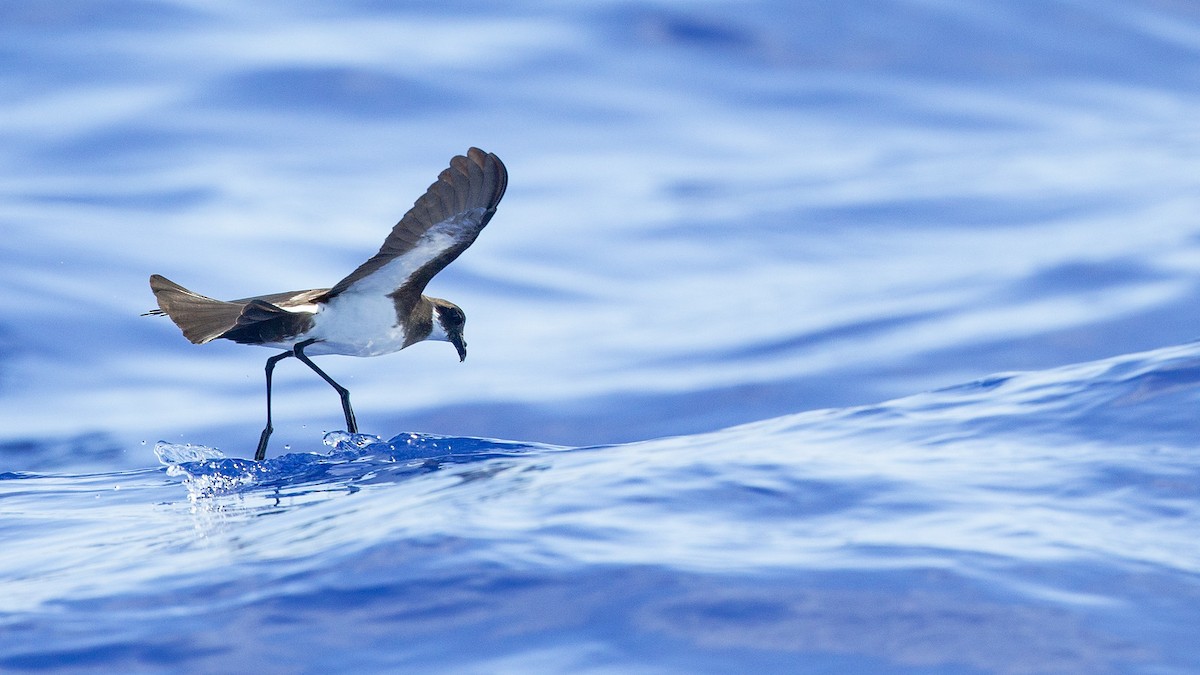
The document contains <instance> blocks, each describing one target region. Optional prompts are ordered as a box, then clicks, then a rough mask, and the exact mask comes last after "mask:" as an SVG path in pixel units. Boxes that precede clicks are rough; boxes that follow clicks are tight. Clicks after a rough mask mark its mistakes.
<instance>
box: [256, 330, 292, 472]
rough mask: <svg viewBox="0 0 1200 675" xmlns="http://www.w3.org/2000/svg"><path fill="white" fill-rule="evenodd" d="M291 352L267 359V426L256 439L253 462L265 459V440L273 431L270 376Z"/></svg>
mask: <svg viewBox="0 0 1200 675" xmlns="http://www.w3.org/2000/svg"><path fill="white" fill-rule="evenodd" d="M291 355H292V353H291V352H284V353H282V354H276V355H275V356H272V357H271V358H269V359H267V426H266V427H264V428H263V431H262V435H261V436H259V437H258V449H257V450H255V451H254V460H255V461H256V462H261V461H263V460H264V459H266V457H267V440H268V439H269V438H271V432H272V431H274V430H275V428H274V427H272V426H271V374H272V373H274V372H275V364H276V363H279V362H280V361H282V360H284V359H286V358H287V357H289V356H291Z"/></svg>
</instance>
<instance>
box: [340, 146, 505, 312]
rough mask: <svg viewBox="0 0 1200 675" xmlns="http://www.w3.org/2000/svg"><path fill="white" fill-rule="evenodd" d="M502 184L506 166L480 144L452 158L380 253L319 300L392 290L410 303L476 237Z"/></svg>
mask: <svg viewBox="0 0 1200 675" xmlns="http://www.w3.org/2000/svg"><path fill="white" fill-rule="evenodd" d="M507 184H508V171H507V170H506V169H505V168H504V163H503V162H501V161H500V158H499V157H496V156H495V155H493V154H491V153H488V152H484V151H482V150H480V149H479V148H471V149H470V150H468V151H467V155H466V156H465V157H464V156H462V155H459V156H457V157H454V158H453V159H451V160H450V167H449V168H447V169H446V170H445V171H443V172H442V173H441V175H439V176H438V179H437V182H435V183H434V184H433V185H430V186H429V189H428V190H426V192H425V194H424V195H422V196H421V198H420V199H418V200H417V201H416V203H415V204H413V207H412V208H411V209H409V211H408V213H406V214H404V217H403V218H401V219H400V222H399V223H396V226H395V227H393V228H392V233H391V234H389V235H388V237H387V239H386V240H384V242H383V246H382V247H380V249H379V252H378V253H376V254H375V255H374V256H373V257H372V258H371V259H370V260H368V261H366V262H365V263H363V264H362V265H359V266H358V269H356V270H354V271H353V272H351V273H350V275H349V276H347V277H346V278H345V279H342V280H341V281H339V282H337V283H336V284H334V286H333V288H331V289H329V292H328V293H326V294H325V295H324V297H322V298H321V299H320V301H321V302H326V301H329V300H330V299H332V298H335V297H337V296H338V295H341V294H343V293H359V292H363V293H380V294H384V295H391V296H392V297H393V298H395V300H396V302H397V304H398V305H408V304H410V303H415V302H416V301H417V299H418V298H419V297H420V295H421V293H422V292H423V291H424V290H425V285H426V284H428V283H429V280H430V279H432V278H433V276H434V275H435V274H437V273H438V272H440V271H442V269H443V268H444V267H445V266H446V265H449V264H450V263H451V262H452V261H453V260H454V259H455V258H457V257H458V256H459V255H461V254H462V252H463V251H465V250H466V249H467V247H468V246H470V245H471V244H472V242H474V241H475V238H476V237H478V236H479V232H480V231H481V230H483V227H484V226H485V225H487V223H488V221H489V220H491V218H492V215H493V214H495V213H496V205H497V204H499V203H500V198H501V197H503V196H504V188H505V187H506V186H507Z"/></svg>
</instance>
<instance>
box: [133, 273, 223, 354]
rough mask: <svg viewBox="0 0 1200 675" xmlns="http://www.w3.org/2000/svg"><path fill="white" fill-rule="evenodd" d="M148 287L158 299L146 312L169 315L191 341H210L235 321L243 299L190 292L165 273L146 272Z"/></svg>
mask: <svg viewBox="0 0 1200 675" xmlns="http://www.w3.org/2000/svg"><path fill="white" fill-rule="evenodd" d="M150 290H152V291H154V297H155V299H157V300H158V309H155V310H151V311H149V312H146V314H149V315H162V314H165V315H167V316H169V317H171V320H172V321H174V322H175V325H176V326H179V329H180V330H181V331H183V336H184V337H186V338H187V339H188V340H191V341H192V342H193V343H195V344H198V345H199V344H204V343H205V342H211V341H212V340H215V339H217V338H219V337H221V336H222V335H224V334H225V333H226V332H228V331H229V330H230V329H231V328H233V327H234V326H236V325H237V323H238V317H239V316H240V315H241V313H242V308H243V307H245V304H246V303H244V302H225V301H223V300H214V299H212V298H209V297H206V296H203V295H200V294H198V293H193V292H191V291H189V290H188V289H186V288H184V287H183V286H180V285H179V284H177V283H175V282H174V281H171V280H170V279H167V278H166V277H163V276H160V275H157V274H154V275H151V276H150Z"/></svg>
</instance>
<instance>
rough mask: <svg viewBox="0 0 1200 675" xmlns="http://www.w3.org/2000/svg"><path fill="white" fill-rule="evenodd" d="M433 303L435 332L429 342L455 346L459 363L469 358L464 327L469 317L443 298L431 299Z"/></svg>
mask: <svg viewBox="0 0 1200 675" xmlns="http://www.w3.org/2000/svg"><path fill="white" fill-rule="evenodd" d="M429 301H430V302H432V303H433V332H431V333H430V334H429V337H428V338H426V339H428V340H444V341H446V342H449V343H450V344H452V345H454V348H455V349H457V350H458V360H459V362H462V361H465V360H466V358H467V341H466V340H465V339H463V326H465V325H466V324H467V315H466V314H465V313H463V311H462V309H461V308H460V307H459V306H458V305H456V304H454V303H453V302H449V301H447V300H442V299H441V298H429Z"/></svg>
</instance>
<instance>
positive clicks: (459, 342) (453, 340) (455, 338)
mask: <svg viewBox="0 0 1200 675" xmlns="http://www.w3.org/2000/svg"><path fill="white" fill-rule="evenodd" d="M449 337H450V344H452V345H454V348H455V349H457V350H458V362H459V363H462V362H463V361H466V360H467V341H466V340H464V339H463V336H462V333H452V334H451V335H450V336H449Z"/></svg>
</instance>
